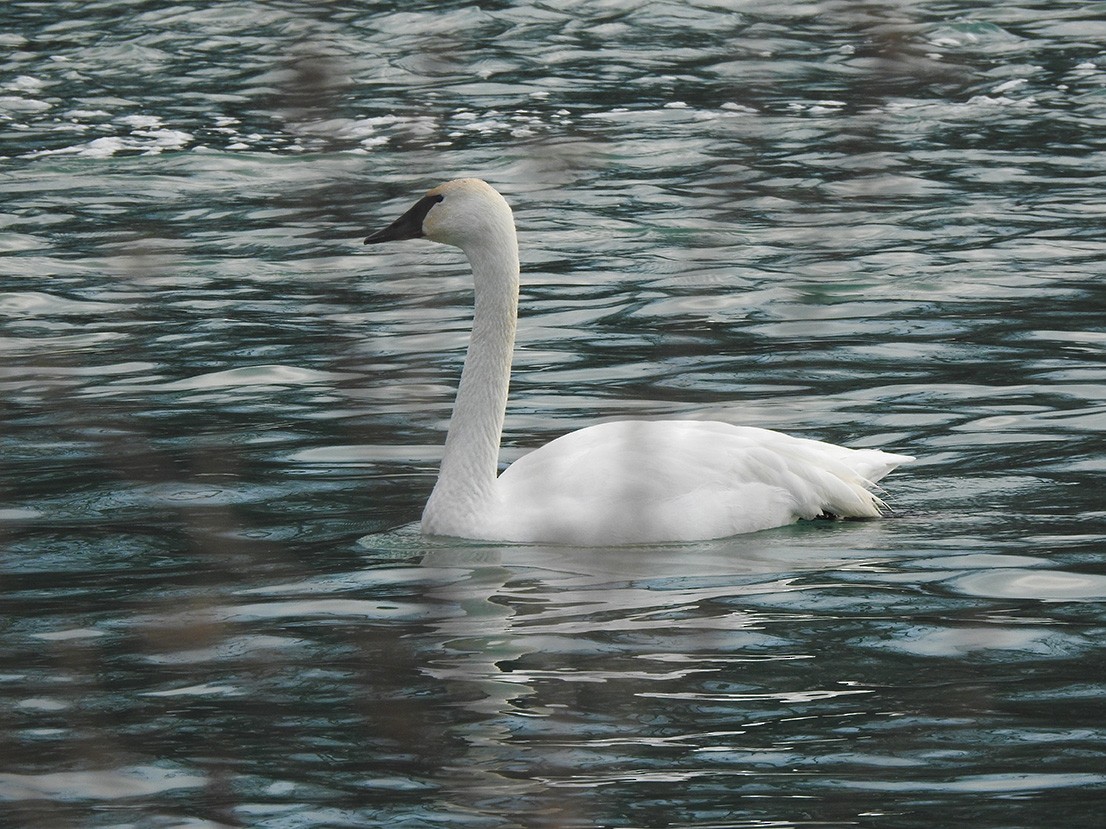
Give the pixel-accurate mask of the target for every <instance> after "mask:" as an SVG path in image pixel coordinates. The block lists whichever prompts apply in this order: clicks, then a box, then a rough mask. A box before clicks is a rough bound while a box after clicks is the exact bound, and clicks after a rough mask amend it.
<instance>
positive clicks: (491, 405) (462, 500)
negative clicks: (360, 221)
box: [423, 214, 519, 535]
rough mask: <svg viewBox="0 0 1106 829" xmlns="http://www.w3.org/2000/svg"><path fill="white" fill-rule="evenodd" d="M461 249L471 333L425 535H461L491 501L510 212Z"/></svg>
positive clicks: (504, 381)
mask: <svg viewBox="0 0 1106 829" xmlns="http://www.w3.org/2000/svg"><path fill="white" fill-rule="evenodd" d="M463 250H464V252H465V255H466V256H467V257H468V260H469V263H470V265H471V266H472V273H473V282H474V288H475V308H474V311H473V318H472V336H471V339H470V340H469V346H468V352H467V354H466V355H465V365H464V368H463V369H462V370H461V383H460V386H459V387H458V389H457V400H456V403H455V404H454V406H453V416H452V418H451V419H450V422H449V432H448V433H447V435H446V439H445V451H444V454H443V455H442V465H441V469H440V470H439V473H438V481H437V483H436V484H435V486H434V491H433V493H431V496H430V500H429V501H428V502H427V505H426V510H425V512H424V513H423V528H424V530H426V531H429V532H433V533H435V534H441V535H457V534H463V532H464V527H465V526H467V524H468V523H470V522H471V521H472V520H473V519H474V518H477V517H478V516H480V515H482V514H483V513H484V512H485V510H486V509H487V508H488V507H489V506H490V505H491V502H492V500H493V492H494V487H495V480H496V477H497V475H498V465H499V442H500V436H501V434H502V432H503V419H504V416H505V413H506V409H507V391H508V386H509V385H510V379H511V356H512V353H513V351H514V344H515V327H516V321H517V318H518V283H519V263H518V242H517V239H516V236H515V230H514V225H513V223H512V222H510V221H509V214H508V222H507V223H506V224H505V225H504V226H502V227H499V228H496V232H493V233H488V234H485V236H484V238H481V239H480V240H479V241H478V242H475V243H473V244H469V245H466V246H465V247H464V248H463ZM477 520H479V519H478V518H477Z"/></svg>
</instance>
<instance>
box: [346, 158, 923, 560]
mask: <svg viewBox="0 0 1106 829" xmlns="http://www.w3.org/2000/svg"><path fill="white" fill-rule="evenodd" d="M420 237H425V238H428V239H430V240H432V241H437V242H443V243H445V244H451V245H455V246H457V247H459V248H461V250H462V251H463V252H464V253H465V255H466V256H467V257H468V260H469V262H470V264H471V265H472V270H473V281H474V286H475V309H474V314H473V323H472V338H471V340H470V342H469V348H468V354H467V355H466V357H465V365H464V369H463V370H462V372H461V383H460V386H459V387H458V390H457V400H456V403H455V405H454V409H453V417H452V419H451V420H450V424H449V432H448V434H447V435H446V442H445V451H444V454H443V456H442V464H441V469H440V471H439V474H438V481H437V483H436V484H435V486H434V491H433V492H432V493H431V495H430V499H429V501H427V504H426V508H425V510H424V511H423V515H422V531H423V532H424V533H427V534H430V535H445V536H455V537H459V538H470V539H481V540H487V541H512V542H548V543H566V544H580V545H588V546H606V545H615V544H651V543H660V542H669V541H695V540H702V539H709V538H724V537H726V536H730V535H737V534H739V533H747V532H754V531H756V530H763V529H768V528H770V527H779V526H783V525H785V524H790V523H793V522H795V521H797V520H799V519H801V518H816V517H818V516H820V515H827V514H828V515H834V516H839V517H856V518H862V517H863V518H874V517H878V516H879V515H880V514H881V509H882V507H883V504H882V502H881V501H880V499H879V498H877V497H876V496H875V495H873V494H872V493H871V492H870V491H869V487H870V486H871V484H872V483H873V482H875V481H878V480H879V479H880V478H882V477H883V476H884V475H886V474H887V473H888V472H890V471H891V470H892V469H894V468H895V467H896V466H898V465H899V464H901V463H905V462H907V461H910V460H913V459H912V458H909V457H907V456H904V455H894V454H891V453H888V452H882V451H879V450H875V449H848V448H845V447H843V446H835V445H833V444H829V443H822V442H820V441H814V440H807V439H803V438H794V437H790V436H788V435H785V434H781V433H779V432H773V431H769V430H767V429H756V428H751V427H741V426H732V425H730V424H727V423H718V422H712V421H697V420H623V421H615V422H611V423H602V424H599V425H597V426H590V427H588V428H585V429H580V430H579V431H576V432H572V433H571V434H568V435H565V436H563V437H560V438H557V439H556V440H554V441H552V442H550V443H548V444H546V445H545V446H543V447H541V448H540V449H537V450H535V451H533V452H531V453H530V454H528V455H524V456H523V457H522V458H520V459H519V460H517V461H515V463H514V464H512V465H511V466H510V467H508V468H507V469H506V471H504V472H503V473H502V474H497V470H498V458H499V444H500V435H501V433H502V430H503V418H504V413H505V411H506V406H507V389H508V384H509V382H510V374H511V357H512V352H513V350H514V340H515V324H516V319H517V313H518V275H519V266H518V243H517V240H516V235H515V226H514V219H513V217H512V215H511V209H510V207H509V206H508V205H507V202H506V201H505V200H504V199H503V197H502V196H501V195H500V194H499V193H497V192H496V191H495V190H494V189H493V188H492V187H490V186H489V185H488V184H486V183H484V182H483V181H480V180H478V179H460V180H457V181H451V182H447V183H446V184H443V185H441V186H439V187H436V188H435V189H433V190H431V191H430V192H429V193H427V195H426V196H425V197H423V198H422V199H421V200H420V201H419V202H418V203H417V204H416V205H415V206H414V207H412V208H411V210H409V211H408V212H407V213H406V214H404V215H403V216H402V217H400V218H399V219H398V220H396V221H395V222H394V223H393V224H392V225H390V226H389V227H387V228H386V229H384V230H382V231H380V232H378V233H375V234H373V235H372V236H370V237H369V238H368V239H366V240H365V243H366V244H375V243H378V242H385V241H392V240H399V239H411V238H420Z"/></svg>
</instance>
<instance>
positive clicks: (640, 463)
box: [492, 420, 910, 544]
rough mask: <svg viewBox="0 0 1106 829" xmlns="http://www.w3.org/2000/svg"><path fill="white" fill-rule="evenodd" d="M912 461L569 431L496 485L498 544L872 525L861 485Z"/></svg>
mask: <svg viewBox="0 0 1106 829" xmlns="http://www.w3.org/2000/svg"><path fill="white" fill-rule="evenodd" d="M908 460H910V458H907V457H906V456H903V455H892V454H890V453H886V452H880V451H878V450H873V449H859V450H857V449H848V448H846V447H841V446H835V445H833V444H827V443H822V442H820V441H815V440H809V439H804V438H794V437H791V436H789V435H784V434H782V433H780V432H773V431H770V430H767V429H757V428H753V427H741V426H733V425H731V424H727V423H720V422H714V421H691V420H663V421H647V420H630V421H616V422H611V423H603V424H599V425H596V426H591V427H588V428H586V429H581V430H579V431H576V432H572V433H570V434H568V435H565V436H563V437H560V438H557V439H556V440H554V441H552V442H550V443H548V444H546V445H545V446H543V447H541V448H540V449H537V450H535V451H534V452H531V453H530V454H528V455H524V456H523V457H522V458H520V459H519V460H518V461H516V462H515V463H514V464H512V465H511V466H510V467H508V468H507V470H506V471H504V472H503V473H502V474H501V475H500V477H499V479H498V480H497V482H496V510H495V512H496V515H495V516H494V517H493V518H492V523H493V525H494V526H495V532H496V537H498V538H501V539H504V540H511V541H546V542H564V543H583V544H632V543H660V542H666V541H690V540H695V539H703V538H722V537H725V536H729V535H736V534H738V533H746V532H753V531H755V530H761V529H767V528H769V527H778V526H782V525H784V524H790V523H792V522H794V521H796V520H798V519H800V518H815V517H817V516H818V515H821V514H825V513H830V514H833V515H837V516H842V517H875V516H878V515H880V510H881V507H882V502H881V501H880V500H879V498H877V497H876V496H875V495H873V494H872V493H871V492H870V491H869V489H868V487H869V486H870V484H871V483H872V482H873V481H875V480H878V479H879V478H881V477H883V476H884V475H886V474H887V473H888V472H890V471H891V470H892V469H894V467H895V466H897V465H898V464H900V463H904V462H906V461H908Z"/></svg>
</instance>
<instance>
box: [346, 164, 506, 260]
mask: <svg viewBox="0 0 1106 829" xmlns="http://www.w3.org/2000/svg"><path fill="white" fill-rule="evenodd" d="M505 236H506V237H509V238H511V239H513V237H514V219H513V218H512V216H511V208H510V206H509V205H508V204H507V200H506V199H504V198H503V196H501V195H500V194H499V193H498V192H497V191H496V190H495V188H494V187H492V186H491V185H490V184H488V183H487V182H485V181H481V180H480V179H477V178H462V179H456V180H454V181H447V182H446V183H445V184H440V185H438V186H437V187H435V188H434V189H433V190H430V191H428V192H427V194H426V195H425V196H423V197H422V198H421V199H419V200H418V201H417V202H415V204H414V206H413V207H412V208H411V209H410V210H408V211H407V212H406V213H404V214H403V215H402V216H400V217H399V218H398V219H396V220H395V221H394V222H392V223H391V224H390V225H388V226H387V227H386V228H384V229H383V230H378V231H377V232H376V233H373V234H372V235H371V236H369V237H368V238H367V239H365V244H366V245H375V244H379V243H380V242H397V241H401V240H404V239H429V240H430V241H432V242H441V243H442V244H445V245H453V246H455V247H459V248H461V249H462V250H468V249H469V248H472V247H474V246H477V245H481V244H484V243H488V242H494V241H496V240H499V239H503V238H505Z"/></svg>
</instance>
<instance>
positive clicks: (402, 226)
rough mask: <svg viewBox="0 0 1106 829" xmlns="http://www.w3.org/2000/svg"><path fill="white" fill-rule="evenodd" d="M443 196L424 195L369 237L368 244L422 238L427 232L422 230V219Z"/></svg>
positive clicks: (366, 240) (366, 241) (366, 242)
mask: <svg viewBox="0 0 1106 829" xmlns="http://www.w3.org/2000/svg"><path fill="white" fill-rule="evenodd" d="M442 198H443V197H442V196H440V195H435V196H423V197H422V198H421V199H419V200H418V201H417V202H415V206H414V207H412V208H411V209H410V210H408V211H407V212H406V213H404V214H403V215H402V216H400V217H399V218H398V219H396V220H395V221H394V222H392V223H391V224H390V225H388V226H387V227H386V228H384V229H383V230H378V231H377V232H376V233H373V234H372V235H371V236H369V237H368V238H367V239H365V244H366V245H376V244H379V243H380V242H401V241H403V240H404V239H421V238H422V237H423V236H425V235H426V234H425V233H423V231H422V220H423V219H425V218H426V214H427V213H429V212H430V208H431V207H433V206H434V205H436V204H437V203H438V202H440V201H441V200H442Z"/></svg>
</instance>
